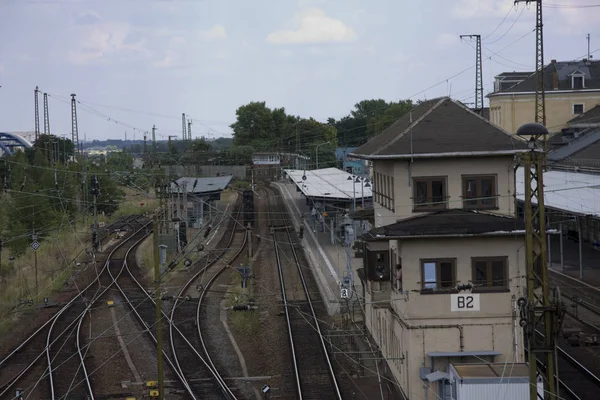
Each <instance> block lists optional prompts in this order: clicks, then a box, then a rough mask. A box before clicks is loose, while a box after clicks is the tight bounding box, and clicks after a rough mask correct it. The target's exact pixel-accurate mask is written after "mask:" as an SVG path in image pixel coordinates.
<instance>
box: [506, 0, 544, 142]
mask: <svg viewBox="0 0 600 400" xmlns="http://www.w3.org/2000/svg"><path fill="white" fill-rule="evenodd" d="M523 2H524V3H525V4H530V3H535V5H536V8H535V122H537V123H538V124H542V125H544V126H546V92H545V89H544V31H543V27H544V24H543V22H544V20H543V18H542V0H515V3H514V4H515V5H516V4H518V3H523ZM546 138H547V135H544V138H543V140H544V152H546V151H547V150H548V149H547V146H548V144H547V143H546Z"/></svg>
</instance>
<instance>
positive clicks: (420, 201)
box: [413, 177, 447, 211]
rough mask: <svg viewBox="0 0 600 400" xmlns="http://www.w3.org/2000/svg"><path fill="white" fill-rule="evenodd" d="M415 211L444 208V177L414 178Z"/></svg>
mask: <svg viewBox="0 0 600 400" xmlns="http://www.w3.org/2000/svg"><path fill="white" fill-rule="evenodd" d="M413 188H414V189H413V190H414V193H413V204H414V210H415V211H421V210H431V209H434V210H435V209H441V208H446V198H447V196H446V177H431V178H414V180H413Z"/></svg>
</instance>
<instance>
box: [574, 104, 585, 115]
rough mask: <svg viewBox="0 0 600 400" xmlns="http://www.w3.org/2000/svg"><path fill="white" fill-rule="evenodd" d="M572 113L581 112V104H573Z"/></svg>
mask: <svg viewBox="0 0 600 400" xmlns="http://www.w3.org/2000/svg"><path fill="white" fill-rule="evenodd" d="M573 114H575V115H579V114H583V104H573Z"/></svg>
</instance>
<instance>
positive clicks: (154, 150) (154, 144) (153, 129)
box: [152, 125, 156, 154]
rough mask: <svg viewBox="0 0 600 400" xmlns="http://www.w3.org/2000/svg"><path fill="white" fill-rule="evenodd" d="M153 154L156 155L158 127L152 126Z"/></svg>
mask: <svg viewBox="0 0 600 400" xmlns="http://www.w3.org/2000/svg"><path fill="white" fill-rule="evenodd" d="M152 152H153V153H155V154H156V125H152Z"/></svg>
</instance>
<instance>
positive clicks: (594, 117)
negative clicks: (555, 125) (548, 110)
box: [567, 104, 600, 127]
mask: <svg viewBox="0 0 600 400" xmlns="http://www.w3.org/2000/svg"><path fill="white" fill-rule="evenodd" d="M567 124H568V125H569V126H575V125H577V126H581V127H584V126H588V125H590V124H600V104H597V105H596V106H594V107H592V108H590V109H589V110H587V111H586V112H584V113H583V114H579V115H578V116H576V117H575V118H573V119H572V120H570V121H569V122H567Z"/></svg>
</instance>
